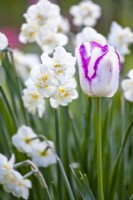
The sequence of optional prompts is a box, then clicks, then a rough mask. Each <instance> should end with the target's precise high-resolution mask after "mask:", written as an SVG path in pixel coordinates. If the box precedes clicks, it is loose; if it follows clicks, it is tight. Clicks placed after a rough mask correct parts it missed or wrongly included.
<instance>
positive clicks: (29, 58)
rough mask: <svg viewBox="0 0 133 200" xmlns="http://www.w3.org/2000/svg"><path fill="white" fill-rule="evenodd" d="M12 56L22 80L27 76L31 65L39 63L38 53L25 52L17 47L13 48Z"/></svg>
mask: <svg viewBox="0 0 133 200" xmlns="http://www.w3.org/2000/svg"><path fill="white" fill-rule="evenodd" d="M13 58H14V63H15V66H16V70H17V73H18V75H19V77H20V78H21V79H22V80H23V81H26V80H27V79H28V78H29V75H30V71H31V69H32V68H33V66H38V65H39V64H40V60H39V57H38V55H36V54H31V53H28V54H25V53H23V52H22V51H20V50H18V49H15V50H13Z"/></svg>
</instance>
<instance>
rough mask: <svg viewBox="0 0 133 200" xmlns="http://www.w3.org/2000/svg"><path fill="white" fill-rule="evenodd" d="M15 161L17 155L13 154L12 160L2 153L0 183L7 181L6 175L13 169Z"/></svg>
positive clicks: (0, 156)
mask: <svg viewBox="0 0 133 200" xmlns="http://www.w3.org/2000/svg"><path fill="white" fill-rule="evenodd" d="M14 162H15V156H14V155H12V156H11V158H10V160H9V161H8V160H7V157H6V156H4V155H3V154H0V183H1V184H3V183H5V177H6V176H7V175H8V174H10V173H11V171H12V170H13V165H14Z"/></svg>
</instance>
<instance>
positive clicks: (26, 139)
mask: <svg viewBox="0 0 133 200" xmlns="http://www.w3.org/2000/svg"><path fill="white" fill-rule="evenodd" d="M35 137H37V135H36V134H35V133H34V132H33V130H32V129H31V128H30V127H28V126H24V125H23V126H21V127H19V129H18V131H17V133H16V134H15V135H13V137H12V143H13V145H14V146H15V147H16V148H17V149H18V150H19V151H21V152H24V153H28V154H30V153H31V152H32V148H33V146H35V145H37V144H38V142H39V140H37V139H36V140H31V139H32V138H35Z"/></svg>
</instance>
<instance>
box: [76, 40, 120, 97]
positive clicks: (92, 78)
mask: <svg viewBox="0 0 133 200" xmlns="http://www.w3.org/2000/svg"><path fill="white" fill-rule="evenodd" d="M76 56H77V59H78V65H79V76H80V84H81V87H82V90H83V91H84V92H85V93H86V94H88V95H89V96H97V97H112V96H113V95H114V94H115V92H116V91H117V89H118V84H119V73H120V69H121V65H120V59H119V55H118V53H117V52H116V51H115V49H114V48H113V47H112V46H109V45H105V46H102V45H100V44H98V43H96V42H86V43H82V44H81V45H80V46H78V47H77V49H76Z"/></svg>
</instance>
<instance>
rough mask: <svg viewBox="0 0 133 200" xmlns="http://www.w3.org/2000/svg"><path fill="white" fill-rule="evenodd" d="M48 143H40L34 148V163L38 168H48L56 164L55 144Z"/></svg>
mask: <svg viewBox="0 0 133 200" xmlns="http://www.w3.org/2000/svg"><path fill="white" fill-rule="evenodd" d="M48 143H49V145H48ZM48 143H47V142H46V141H44V142H40V143H39V144H38V145H36V146H34V148H33V151H32V155H31V157H32V162H33V163H35V164H36V165H37V166H38V167H48V166H49V165H53V164H55V163H56V155H55V153H54V151H55V150H54V144H53V142H51V141H48Z"/></svg>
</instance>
